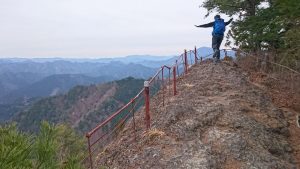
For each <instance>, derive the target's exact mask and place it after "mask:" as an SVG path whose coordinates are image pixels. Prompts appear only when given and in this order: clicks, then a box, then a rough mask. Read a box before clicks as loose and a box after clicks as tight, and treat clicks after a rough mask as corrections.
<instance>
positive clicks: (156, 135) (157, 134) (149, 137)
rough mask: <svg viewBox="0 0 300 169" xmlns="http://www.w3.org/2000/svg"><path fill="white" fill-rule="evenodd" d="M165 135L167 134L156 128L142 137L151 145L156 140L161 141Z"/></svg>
mask: <svg viewBox="0 0 300 169" xmlns="http://www.w3.org/2000/svg"><path fill="white" fill-rule="evenodd" d="M164 135H165V132H163V131H160V130H158V129H156V128H154V129H150V130H148V131H147V132H145V133H144V134H143V136H142V137H143V138H144V139H145V142H147V143H151V142H153V141H154V140H156V139H160V138H161V137H163V136H164Z"/></svg>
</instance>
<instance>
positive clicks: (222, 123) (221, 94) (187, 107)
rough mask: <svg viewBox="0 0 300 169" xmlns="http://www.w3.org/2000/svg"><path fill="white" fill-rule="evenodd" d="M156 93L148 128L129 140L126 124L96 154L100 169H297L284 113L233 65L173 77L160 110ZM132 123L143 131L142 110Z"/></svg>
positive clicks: (195, 69)
mask: <svg viewBox="0 0 300 169" xmlns="http://www.w3.org/2000/svg"><path fill="white" fill-rule="evenodd" d="M160 95H161V92H160V93H158V94H157V95H156V96H155V97H154V98H153V99H152V100H151V108H150V111H151V119H152V121H151V122H152V129H151V130H150V131H149V132H146V133H145V132H144V130H138V138H137V141H136V142H135V141H134V139H133V135H132V124H131V123H130V122H129V123H127V125H126V126H125V129H124V131H123V132H122V133H121V134H120V135H119V138H118V139H117V140H116V141H114V142H113V143H111V144H110V145H109V146H108V147H107V148H106V149H105V151H103V152H102V153H101V154H99V156H98V158H99V164H100V165H101V166H105V167H107V168H155V169H159V168H170V169H173V168H190V169H193V168H203V169H204V168H225V169H227V168H228V169H229V168H243V169H244V168H245V169H247V168H249V169H250V168H272V169H277V168H278V169H285V168H287V169H291V168H292V169H293V168H295V169H296V168H299V167H300V165H299V163H297V159H295V157H294V156H293V151H294V147H293V145H292V144H291V143H290V142H289V138H290V136H291V134H290V132H289V125H290V124H289V122H288V119H287V118H286V117H285V115H284V111H283V110H282V109H279V108H277V107H276V105H274V104H273V102H272V99H271V98H270V97H269V96H268V94H267V93H266V92H265V91H264V90H262V89H261V88H259V87H258V86H257V85H254V84H253V83H252V82H251V81H250V80H249V77H248V75H247V74H245V73H243V72H242V71H241V70H240V69H239V68H237V67H235V66H233V64H232V63H230V62H222V63H220V64H217V65H215V64H213V63H211V62H207V63H204V64H198V65H196V66H193V67H192V68H191V69H190V70H189V73H188V74H187V75H185V76H184V78H181V79H179V80H178V95H177V96H172V97H168V98H166V100H167V101H166V103H165V106H163V105H162V101H161V97H160ZM136 120H137V126H140V127H141V126H144V112H143V110H142V109H141V110H140V112H139V113H137V117H136ZM296 130H297V129H296ZM299 132H300V129H299V130H298V131H296V132H294V133H296V134H299ZM298 160H299V159H298ZM298 162H299V161H298Z"/></svg>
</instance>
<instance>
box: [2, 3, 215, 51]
mask: <svg viewBox="0 0 300 169" xmlns="http://www.w3.org/2000/svg"><path fill="white" fill-rule="evenodd" d="M201 3H202V1H201V0H190V1H186V0H0V23H1V26H0V37H1V38H0V57H114V56H125V55H130V54H152V55H172V54H178V53H180V52H181V51H182V50H183V49H184V48H193V46H194V45H197V46H211V45H210V44H211V29H199V28H195V27H194V25H195V24H201V23H206V22H210V21H211V20H212V17H209V18H206V19H204V15H205V14H206V10H205V9H201V8H199V5H200V4H201Z"/></svg>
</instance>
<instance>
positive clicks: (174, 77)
mask: <svg viewBox="0 0 300 169" xmlns="http://www.w3.org/2000/svg"><path fill="white" fill-rule="evenodd" d="M173 91H174V96H175V95H176V94H177V91H176V66H174V67H173Z"/></svg>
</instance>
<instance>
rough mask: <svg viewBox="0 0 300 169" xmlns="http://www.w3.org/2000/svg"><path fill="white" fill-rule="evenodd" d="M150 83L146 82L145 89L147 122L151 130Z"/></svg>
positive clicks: (147, 126)
mask: <svg viewBox="0 0 300 169" xmlns="http://www.w3.org/2000/svg"><path fill="white" fill-rule="evenodd" d="M149 85H150V84H149V81H145V82H144V88H145V121H146V128H147V129H150V96H149V93H150V91H149Z"/></svg>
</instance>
